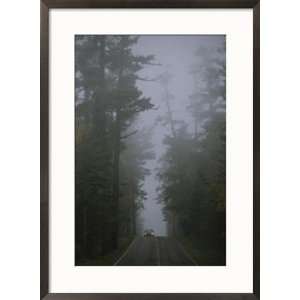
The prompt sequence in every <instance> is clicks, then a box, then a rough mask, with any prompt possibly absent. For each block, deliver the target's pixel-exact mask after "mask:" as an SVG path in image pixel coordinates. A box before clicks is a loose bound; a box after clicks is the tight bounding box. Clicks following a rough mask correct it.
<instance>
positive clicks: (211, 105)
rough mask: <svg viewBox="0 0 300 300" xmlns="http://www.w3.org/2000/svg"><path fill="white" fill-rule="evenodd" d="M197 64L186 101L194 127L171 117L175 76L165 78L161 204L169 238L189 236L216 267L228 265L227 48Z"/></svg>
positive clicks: (201, 55)
mask: <svg viewBox="0 0 300 300" xmlns="http://www.w3.org/2000/svg"><path fill="white" fill-rule="evenodd" d="M196 55H197V58H198V63H197V64H195V65H194V66H192V67H191V74H192V76H193V78H194V90H193V91H192V92H191V94H190V97H189V99H185V103H186V104H187V103H188V105H187V109H188V110H189V111H190V114H191V116H192V119H193V123H194V124H193V127H192V128H193V130H191V126H189V125H190V124H186V123H185V122H184V121H183V120H174V118H173V117H172V98H173V97H172V95H171V92H170V91H169V82H170V81H171V80H172V79H171V75H170V74H167V73H165V74H164V76H163V78H162V86H163V92H162V94H163V100H162V102H164V103H165V105H166V111H167V113H166V116H163V117H162V118H161V120H162V121H163V122H165V124H168V125H169V134H168V135H166V137H165V139H164V144H165V145H166V152H165V154H164V156H163V157H162V158H161V166H160V168H159V171H158V174H157V176H158V178H159V179H160V183H161V184H160V187H159V189H158V192H159V200H160V202H161V203H162V204H163V207H164V214H165V218H166V220H167V224H168V234H169V235H173V236H178V237H185V238H187V239H190V240H192V241H193V243H194V245H196V247H197V246H198V247H202V248H205V247H208V248H209V249H210V250H211V252H213V253H215V255H216V257H215V258H214V262H215V263H216V264H218V263H219V264H224V263H225V230H226V225H225V213H226V212H225V209H226V205H225V203H226V199H225V198H226V136H225V134H226V132H225V131H226V124H225V121H226V120H225V89H226V85H225V71H226V70H225V45H223V46H222V47H220V48H218V49H206V48H199V49H198V51H197V53H196Z"/></svg>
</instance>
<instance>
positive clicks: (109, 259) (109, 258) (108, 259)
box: [77, 237, 135, 266]
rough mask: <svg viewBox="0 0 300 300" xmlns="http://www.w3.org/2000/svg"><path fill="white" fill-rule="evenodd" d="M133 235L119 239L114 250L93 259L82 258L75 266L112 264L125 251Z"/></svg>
mask: <svg viewBox="0 0 300 300" xmlns="http://www.w3.org/2000/svg"><path fill="white" fill-rule="evenodd" d="M134 238H135V237H130V238H123V239H120V242H119V243H120V246H119V248H118V249H116V250H115V251H113V252H111V253H109V254H107V255H105V256H99V257H98V258H95V259H85V260H82V261H81V262H80V263H78V264H77V266H113V265H114V264H115V262H116V261H117V260H118V258H119V257H120V256H121V255H122V254H123V253H124V252H125V251H126V249H127V248H128V246H129V245H130V243H131V242H132V241H133V239H134Z"/></svg>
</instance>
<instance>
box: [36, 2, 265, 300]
mask: <svg viewBox="0 0 300 300" xmlns="http://www.w3.org/2000/svg"><path fill="white" fill-rule="evenodd" d="M40 5H41V7H40V8H41V30H40V34H41V36H40V43H41V45H40V47H41V48H40V50H41V60H40V72H41V77H40V127H41V128H40V129H41V130H40V152H41V158H40V298H41V299H51V300H52V299H53V300H54V299H55V300H77V299H80V300H255V299H259V297H260V6H259V0H181V1H180V0H41V2H40ZM52 8H172V9H176V8H224V9H226V8H231V9H232V8H234V9H239V8H250V9H253V293H224V294H216V293H209V294H206V293H199V294H190V293H189V294H181V293H154V294H152V293H151V294H131V293H126V294H106V293H99V294H95V293H86V294H75V293H66V294H65V293H63V294H56V293H50V292H49V284H48V282H49V83H48V82H49V10H50V9H52Z"/></svg>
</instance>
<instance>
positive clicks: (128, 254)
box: [115, 237, 196, 266]
mask: <svg viewBox="0 0 300 300" xmlns="http://www.w3.org/2000/svg"><path fill="white" fill-rule="evenodd" d="M194 265H196V263H195V262H194V260H193V259H192V258H191V256H190V255H189V254H188V253H187V252H186V250H185V249H184V248H183V246H182V245H181V244H180V243H179V242H178V241H177V240H175V239H173V238H170V237H136V238H135V239H134V240H133V242H132V243H131V244H130V245H129V247H128V248H127V250H126V251H125V252H124V253H123V255H122V256H121V257H120V258H119V259H118V260H117V261H116V263H115V266H194Z"/></svg>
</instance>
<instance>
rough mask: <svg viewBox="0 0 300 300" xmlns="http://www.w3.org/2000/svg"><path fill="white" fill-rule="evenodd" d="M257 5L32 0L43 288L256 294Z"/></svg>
mask: <svg viewBox="0 0 300 300" xmlns="http://www.w3.org/2000/svg"><path fill="white" fill-rule="evenodd" d="M259 18H260V16H259V1H257V0H224V1H222V0H209V1H208V0H185V1H162V0H156V1H149V0H139V1H137V0H127V1H125V0H124V1H122V0H109V1H108V0H102V1H101V0H89V1H85V0H41V287H40V291H41V293H40V294H41V299H61V300H67V299H68V300H73V299H80V300H89V299H99V300H132V299H133V300H140V299H141V300H143V299H149V300H150V299H151V300H152V299H153V300H169V299H170V300H171V299H172V300H173V299H180V300H184V299H195V300H196V299H197V300H209V299H210V300H218V299H219V300H242V299H245V300H250V299H253V300H254V299H259V295H260V293H259V261H260V259H259V236H260V235H259V226H260V225H259V178H260V176H259V174H260V171H259V139H260V137H259V130H260V125H259V124H260V123H259V112H260V108H259V105H260V104H259V93H260V92H259V86H260V85H259V80H260V77H259V59H260V58H259V39H260V37H259V30H260V29H259Z"/></svg>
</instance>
